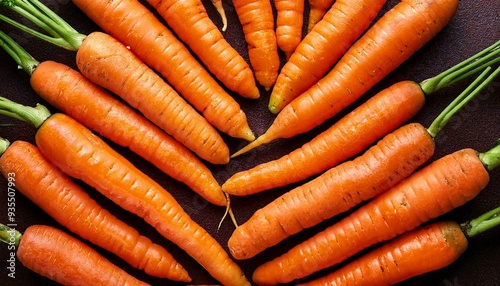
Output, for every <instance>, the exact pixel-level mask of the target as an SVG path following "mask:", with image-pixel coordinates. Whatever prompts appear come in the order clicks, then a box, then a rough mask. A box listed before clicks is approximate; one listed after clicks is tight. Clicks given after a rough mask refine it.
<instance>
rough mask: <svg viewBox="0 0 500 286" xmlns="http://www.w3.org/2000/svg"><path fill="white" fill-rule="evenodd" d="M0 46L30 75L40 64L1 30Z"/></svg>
mask: <svg viewBox="0 0 500 286" xmlns="http://www.w3.org/2000/svg"><path fill="white" fill-rule="evenodd" d="M0 16H1V15H0ZM0 46H1V47H2V48H3V49H4V50H5V51H6V52H7V54H9V55H10V56H11V57H12V59H14V61H15V62H16V63H17V64H18V66H19V67H20V68H22V69H23V70H24V71H25V72H27V73H28V74H29V75H30V76H31V75H32V74H33V72H34V71H35V68H36V67H37V66H38V65H39V64H40V62H39V61H37V60H35V59H34V58H33V57H32V56H31V55H30V54H29V53H28V52H27V51H26V50H25V49H23V48H22V47H21V46H20V45H19V44H17V43H16V42H15V41H14V40H13V39H12V38H11V37H9V36H8V35H7V34H5V33H4V32H3V31H0Z"/></svg>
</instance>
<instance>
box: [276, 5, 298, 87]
mask: <svg viewBox="0 0 500 286" xmlns="http://www.w3.org/2000/svg"><path fill="white" fill-rule="evenodd" d="M274 5H275V7H276V10H277V17H276V40H277V43H278V47H279V48H280V49H281V50H282V51H283V52H285V56H286V58H287V59H289V58H290V56H291V55H292V53H293V52H294V51H295V48H296V47H297V46H298V45H299V43H300V42H301V41H302V25H303V23H304V0H276V1H274ZM278 77H279V76H278Z"/></svg>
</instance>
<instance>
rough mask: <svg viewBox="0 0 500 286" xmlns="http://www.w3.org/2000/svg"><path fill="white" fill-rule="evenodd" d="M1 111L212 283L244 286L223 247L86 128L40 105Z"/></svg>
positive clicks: (3, 103)
mask: <svg viewBox="0 0 500 286" xmlns="http://www.w3.org/2000/svg"><path fill="white" fill-rule="evenodd" d="M0 112H1V114H4V115H7V116H11V117H15V118H18V119H20V120H25V121H28V122H30V123H31V124H33V126H35V127H36V128H37V132H36V135H35V141H36V144H37V146H38V149H39V150H40V152H41V153H42V154H43V155H44V156H45V158H47V160H49V161H50V162H51V163H52V164H54V165H55V166H56V167H58V168H60V169H61V170H62V171H63V172H65V173H66V174H68V175H69V176H71V177H73V178H76V179H79V180H82V181H83V182H85V183H87V184H88V185H90V186H91V187H93V188H94V189H96V190H97V191H99V192H100V193H101V194H103V195H104V196H106V197H107V198H109V199H110V200H111V201H113V202H114V203H116V204H117V205H119V206H120V207H122V208H123V209H125V210H127V211H129V212H131V213H133V214H135V215H137V216H139V217H141V218H143V219H144V220H145V221H146V222H147V223H148V224H150V225H151V226H153V227H154V228H155V229H156V230H157V231H158V232H159V233H160V234H161V235H163V236H164V237H165V238H167V239H169V240H170V241H172V242H173V243H175V244H177V245H178V246H179V247H180V248H181V249H183V250H184V251H186V252H187V253H188V254H189V255H191V256H192V257H193V258H194V259H195V260H196V261H197V262H198V263H200V265H202V266H203V267H204V268H205V269H206V270H207V271H208V273H210V274H211V275H212V276H213V277H214V278H215V279H217V280H219V281H220V282H221V283H223V284H224V285H248V284H249V283H248V281H247V280H246V278H245V275H244V273H243V272H242V271H241V269H240V268H239V266H238V265H237V264H236V263H234V261H232V260H231V258H230V257H229V255H228V254H227V252H226V251H225V250H224V248H222V246H221V245H220V244H219V243H218V242H217V241H216V240H215V239H214V238H213V237H212V236H211V235H210V234H209V233H208V232H207V231H206V230H205V229H204V228H203V227H201V226H200V225H199V224H197V223H196V222H195V221H193V220H192V219H191V217H190V216H189V214H187V213H186V212H185V210H184V209H183V208H182V206H181V205H180V204H179V203H178V202H177V201H176V200H175V198H174V197H173V196H172V195H171V194H170V193H169V192H168V191H166V190H165V189H164V188H163V187H162V186H160V185H159V184H158V183H157V182H155V181H154V180H153V179H151V178H150V177H148V176H147V175H146V174H144V173H143V172H141V171H140V170H139V169H137V167H136V166H134V165H133V164H132V163H131V162H130V161H128V160H127V159H126V158H125V157H123V156H121V155H120V154H119V153H118V152H116V151H115V150H113V149H112V148H111V147H110V146H109V145H107V144H106V143H105V142H104V141H103V140H102V139H100V138H99V137H98V136H96V135H95V134H93V133H92V132H91V131H90V130H89V129H87V128H86V127H85V126H83V125H82V124H80V123H79V122H77V121H76V120H74V119H72V118H71V117H69V116H67V115H65V114H63V113H55V114H51V113H50V112H49V111H48V110H47V109H46V108H45V107H44V106H43V105H40V104H38V105H37V106H36V107H29V106H23V105H21V104H18V103H15V102H12V101H10V100H8V99H6V98H0Z"/></svg>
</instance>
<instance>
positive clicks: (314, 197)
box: [228, 67, 500, 259]
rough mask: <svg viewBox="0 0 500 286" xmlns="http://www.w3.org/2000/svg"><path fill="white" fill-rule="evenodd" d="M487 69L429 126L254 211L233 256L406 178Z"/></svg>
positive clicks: (390, 139) (390, 138)
mask: <svg viewBox="0 0 500 286" xmlns="http://www.w3.org/2000/svg"><path fill="white" fill-rule="evenodd" d="M490 70H491V68H489V67H488V68H486V69H485V71H484V72H483V73H482V74H481V75H480V76H479V77H478V78H477V79H476V80H475V81H474V82H473V83H471V85H470V86H469V87H468V88H467V89H465V90H464V92H462V93H461V94H460V95H459V96H458V97H457V98H456V99H455V100H454V101H453V102H452V103H451V104H450V105H449V106H448V107H447V108H445V109H444V110H443V112H442V113H441V114H440V115H439V116H437V117H436V119H435V120H434V122H432V123H431V124H430V126H429V128H427V129H426V128H425V127H423V126H422V125H421V124H419V123H410V124H407V125H404V126H403V127H400V128H398V129H397V130H395V131H394V132H392V133H390V134H388V135H386V136H385V137H384V138H383V139H381V140H380V141H379V142H377V144H376V145H374V146H372V147H371V148H369V149H368V150H367V151H366V152H365V153H364V154H362V155H360V156H358V157H357V158H355V159H354V160H352V161H346V162H344V163H342V164H340V165H338V166H336V167H334V168H331V169H329V170H328V171H326V172H324V173H323V174H321V175H320V176H318V177H316V178H315V179H313V180H311V181H309V182H307V183H305V184H303V185H300V186H298V187H296V188H294V189H292V190H290V191H288V192H287V193H285V194H283V195H282V196H280V197H278V198H276V199H275V200H274V201H272V202H271V203H269V204H268V205H266V206H264V207H263V208H261V209H259V210H257V211H256V212H255V213H254V214H253V215H252V217H250V219H249V220H248V221H246V222H245V223H244V224H242V225H240V226H238V227H237V228H236V230H235V231H234V232H233V234H232V235H231V237H230V238H229V241H228V246H229V250H230V252H231V254H232V255H233V257H235V258H236V259H247V258H251V257H253V256H255V255H256V254H258V253H260V252H262V251H263V250H265V249H267V248H268V247H271V246H274V245H276V244H277V243H279V242H280V241H282V240H284V239H285V238H287V237H289V236H290V235H293V234H296V233H298V232H299V231H301V230H303V229H304V228H308V227H312V226H314V225H316V224H318V223H320V222H322V221H323V220H325V219H329V218H331V217H333V216H335V215H338V214H340V213H343V212H345V211H348V210H349V209H351V208H352V207H354V206H355V205H358V204H359V203H361V202H362V201H366V200H368V199H371V198H373V197H375V196H377V195H378V194H381V193H383V192H385V191H387V190H389V189H390V188H391V187H393V186H394V185H396V184H397V183H399V182H401V181H402V180H403V179H405V178H406V177H408V176H409V175H410V174H411V173H413V171H415V170H416V169H417V168H419V167H420V166H421V165H422V164H424V163H425V162H426V161H427V160H429V159H430V158H431V157H432V156H433V155H434V150H435V144H434V138H435V137H436V136H437V134H438V133H439V131H440V130H441V129H442V128H443V127H444V126H445V125H446V123H447V122H448V121H449V120H450V118H451V117H452V116H453V115H454V114H456V113H457V112H458V111H459V110H461V108H462V107H463V106H465V105H466V103H468V102H470V100H472V99H473V98H474V97H475V96H476V95H477V94H478V93H479V92H480V91H481V90H482V89H483V88H484V87H485V86H486V85H487V84H489V82H490V81H491V80H492V79H493V78H494V76H495V73H493V74H492V76H490V77H488V78H487V79H486V80H484V81H483V82H482V83H481V84H479V83H480V82H481V81H482V80H483V79H484V77H485V76H486V74H487V73H488V72H489V71H490ZM499 72H500V69H499Z"/></svg>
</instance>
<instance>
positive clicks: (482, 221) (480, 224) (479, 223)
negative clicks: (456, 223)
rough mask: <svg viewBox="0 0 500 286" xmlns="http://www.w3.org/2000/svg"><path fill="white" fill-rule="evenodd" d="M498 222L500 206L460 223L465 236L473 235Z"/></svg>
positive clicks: (499, 219) (492, 226)
mask: <svg viewBox="0 0 500 286" xmlns="http://www.w3.org/2000/svg"><path fill="white" fill-rule="evenodd" d="M499 224H500V207H497V208H495V209H493V210H491V211H489V212H487V213H485V214H483V215H481V216H479V217H478V218H475V219H473V220H470V221H467V222H464V223H462V224H460V226H461V227H462V230H463V232H464V233H465V234H466V235H467V237H473V236H476V235H478V234H480V233H483V232H485V231H487V230H489V229H492V228H494V227H495V226H497V225H499Z"/></svg>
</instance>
